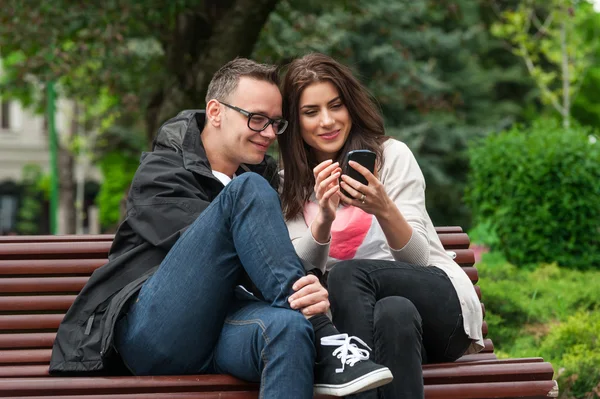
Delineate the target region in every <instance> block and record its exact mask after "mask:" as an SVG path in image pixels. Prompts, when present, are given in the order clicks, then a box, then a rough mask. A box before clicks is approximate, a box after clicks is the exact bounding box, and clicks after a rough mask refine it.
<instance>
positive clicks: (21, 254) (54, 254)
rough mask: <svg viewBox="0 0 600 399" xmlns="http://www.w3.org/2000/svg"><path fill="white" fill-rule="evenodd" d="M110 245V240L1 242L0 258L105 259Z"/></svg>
mask: <svg viewBox="0 0 600 399" xmlns="http://www.w3.org/2000/svg"><path fill="white" fill-rule="evenodd" d="M110 246H111V242H110V241H98V242H42V243H35V244H32V243H20V244H2V245H0V259H16V260H22V259H74V258H82V257H84V258H86V259H90V258H93V259H96V258H102V259H105V258H106V257H107V256H108V251H109V249H110Z"/></svg>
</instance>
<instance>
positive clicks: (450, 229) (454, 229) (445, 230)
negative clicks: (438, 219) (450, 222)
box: [435, 226, 463, 234]
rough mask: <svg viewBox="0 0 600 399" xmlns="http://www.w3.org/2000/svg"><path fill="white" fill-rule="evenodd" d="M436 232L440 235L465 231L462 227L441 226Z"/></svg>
mask: <svg viewBox="0 0 600 399" xmlns="http://www.w3.org/2000/svg"><path fill="white" fill-rule="evenodd" d="M435 232H436V233H438V234H444V233H462V232H463V229H462V227H460V226H439V227H436V228H435Z"/></svg>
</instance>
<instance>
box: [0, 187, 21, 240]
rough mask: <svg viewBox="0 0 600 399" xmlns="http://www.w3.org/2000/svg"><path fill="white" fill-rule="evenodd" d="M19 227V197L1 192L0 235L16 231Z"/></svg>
mask: <svg viewBox="0 0 600 399" xmlns="http://www.w3.org/2000/svg"><path fill="white" fill-rule="evenodd" d="M16 228H17V197H16V196H14V195H6V194H0V235H4V234H11V233H15V231H16Z"/></svg>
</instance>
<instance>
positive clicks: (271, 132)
mask: <svg viewBox="0 0 600 399" xmlns="http://www.w3.org/2000/svg"><path fill="white" fill-rule="evenodd" d="M260 134H261V135H262V136H264V137H268V138H269V139H274V138H275V136H277V130H276V128H275V124H274V123H270V124H269V126H267V128H266V129H265V130H263V131H262V132H260Z"/></svg>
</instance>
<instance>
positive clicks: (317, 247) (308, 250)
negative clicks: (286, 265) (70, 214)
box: [286, 214, 331, 272]
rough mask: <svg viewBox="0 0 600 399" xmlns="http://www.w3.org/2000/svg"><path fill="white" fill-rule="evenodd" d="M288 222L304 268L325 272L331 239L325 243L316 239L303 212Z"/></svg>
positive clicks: (295, 247)
mask: <svg viewBox="0 0 600 399" xmlns="http://www.w3.org/2000/svg"><path fill="white" fill-rule="evenodd" d="M286 224H287V227H288V230H289V233H290V239H291V240H292V244H293V245H294V249H295V250H296V253H297V254H298V257H300V259H301V260H302V262H303V263H304V268H305V269H306V270H310V269H314V268H318V269H319V270H321V271H322V272H325V266H326V265H327V258H328V256H329V244H330V241H331V240H330V241H328V242H326V243H324V244H321V243H319V242H318V241H317V240H315V238H314V237H313V235H312V232H311V231H310V226H307V225H306V222H305V221H304V217H303V215H302V214H300V215H298V216H296V217H295V218H294V219H293V220H288V221H286Z"/></svg>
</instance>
